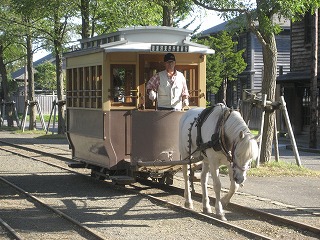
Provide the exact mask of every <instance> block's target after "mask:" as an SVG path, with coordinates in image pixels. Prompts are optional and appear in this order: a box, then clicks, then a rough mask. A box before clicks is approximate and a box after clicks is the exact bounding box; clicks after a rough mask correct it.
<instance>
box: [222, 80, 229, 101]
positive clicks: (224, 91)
mask: <svg viewBox="0 0 320 240" xmlns="http://www.w3.org/2000/svg"><path fill="white" fill-rule="evenodd" d="M227 83H228V81H227V79H226V78H225V79H223V82H222V90H223V101H224V103H225V104H227V87H228V86H227Z"/></svg>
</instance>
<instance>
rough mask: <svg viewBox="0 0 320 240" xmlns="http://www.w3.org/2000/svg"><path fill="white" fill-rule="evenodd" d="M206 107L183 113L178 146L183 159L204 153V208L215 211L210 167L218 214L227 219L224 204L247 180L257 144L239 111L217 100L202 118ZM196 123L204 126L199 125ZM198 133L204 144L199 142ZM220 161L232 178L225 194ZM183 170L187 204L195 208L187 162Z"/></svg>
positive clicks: (188, 206)
mask: <svg viewBox="0 0 320 240" xmlns="http://www.w3.org/2000/svg"><path fill="white" fill-rule="evenodd" d="M203 110H204V108H194V109H191V110H188V111H187V112H186V113H185V114H184V115H183V116H182V118H181V120H180V126H179V130H180V132H179V150H180V154H181V158H182V159H188V158H190V157H191V156H190V154H191V155H192V157H191V158H195V159H196V158H198V157H199V156H202V157H203V161H202V172H201V188H202V204H203V212H204V213H212V210H211V207H210V203H209V197H208V190H207V184H208V177H209V176H208V173H209V170H210V172H211V176H212V178H213V186H214V191H215V194H216V201H215V211H216V214H217V215H218V216H219V217H220V219H221V220H227V219H226V218H225V214H224V211H223V207H224V206H226V205H227V204H228V203H229V202H230V199H231V197H232V196H233V194H234V193H235V192H236V191H237V190H238V188H239V185H240V184H243V182H244V181H245V179H246V172H247V170H248V169H249V167H250V163H251V161H252V160H255V159H256V158H257V157H258V144H257V140H256V139H255V138H254V137H253V136H252V135H251V133H250V130H249V128H248V126H247V124H246V123H245V121H244V120H243V118H242V117H241V115H240V113H239V112H237V111H231V110H230V109H229V108H227V107H226V106H225V105H224V104H217V105H216V106H215V107H214V108H212V109H206V110H209V111H206V112H207V113H208V114H201V115H202V116H201V118H202V119H200V117H198V116H199V115H200V113H202V112H203ZM205 115H206V116H205ZM197 125H199V126H200V127H201V128H199V129H198V127H197ZM198 135H200V136H198ZM197 136H198V141H199V140H200V142H201V144H199V143H198V144H197ZM215 138H217V139H215ZM216 140H218V146H217V141H216ZM198 145H199V146H200V147H199V146H198ZM217 147H218V149H217ZM213 148H215V149H216V151H215V150H214V149H213ZM221 165H227V166H228V170H229V177H230V181H231V184H230V189H229V192H228V193H227V194H226V195H225V196H224V197H223V198H221V196H220V192H221V182H220V179H219V166H221ZM182 170H183V176H184V180H185V190H184V197H185V207H187V208H190V209H193V203H192V199H191V191H190V179H189V177H188V172H189V169H188V165H183V168H182Z"/></svg>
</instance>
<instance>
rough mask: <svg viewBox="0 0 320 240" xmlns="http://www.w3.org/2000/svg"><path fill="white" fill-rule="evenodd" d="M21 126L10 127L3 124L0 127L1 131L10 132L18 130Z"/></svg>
mask: <svg viewBox="0 0 320 240" xmlns="http://www.w3.org/2000/svg"><path fill="white" fill-rule="evenodd" d="M18 130H19V128H18V127H8V126H1V127H0V131H10V132H13V131H18Z"/></svg>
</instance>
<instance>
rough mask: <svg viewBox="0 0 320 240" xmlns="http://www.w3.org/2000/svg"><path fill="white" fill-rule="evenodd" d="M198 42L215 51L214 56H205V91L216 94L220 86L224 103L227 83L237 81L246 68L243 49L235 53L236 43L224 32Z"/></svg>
mask: <svg viewBox="0 0 320 240" xmlns="http://www.w3.org/2000/svg"><path fill="white" fill-rule="evenodd" d="M200 42H201V43H202V44H204V45H207V46H209V47H210V48H212V49H214V50H215V54H213V55H208V56H207V90H210V91H212V92H213V93H216V92H217V91H218V90H219V89H220V87H221V86H222V88H223V92H224V94H223V95H224V100H225V101H226V100H227V99H226V88H227V86H226V85H227V82H228V81H234V80H237V77H238V75H239V74H240V73H241V72H243V70H245V68H246V66H247V64H246V63H245V61H244V59H243V57H242V55H243V53H244V51H245V49H242V50H240V51H236V50H235V49H236V46H237V44H238V42H236V41H233V40H232V36H231V35H229V34H228V33H227V32H226V31H222V32H221V33H220V34H218V36H217V37H212V36H211V37H209V38H208V39H205V40H200Z"/></svg>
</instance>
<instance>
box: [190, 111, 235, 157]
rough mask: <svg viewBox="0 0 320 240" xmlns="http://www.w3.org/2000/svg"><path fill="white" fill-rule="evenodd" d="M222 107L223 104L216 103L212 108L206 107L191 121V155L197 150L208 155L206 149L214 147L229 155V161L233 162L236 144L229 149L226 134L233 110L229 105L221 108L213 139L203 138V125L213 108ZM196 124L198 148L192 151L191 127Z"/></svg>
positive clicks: (215, 149)
mask: <svg viewBox="0 0 320 240" xmlns="http://www.w3.org/2000/svg"><path fill="white" fill-rule="evenodd" d="M219 106H220V107H222V106H221V105H215V106H212V107H210V108H206V109H204V110H203V111H202V112H201V113H200V114H199V116H198V117H197V118H195V120H194V121H193V122H192V123H191V127H190V129H189V131H190V132H189V144H190V145H189V154H190V156H191V155H192V154H193V153H194V152H197V151H200V152H202V153H203V154H204V155H206V153H205V150H206V149H208V148H213V150H214V151H216V152H218V151H222V152H223V154H224V155H225V156H226V157H227V159H228V161H229V162H230V163H233V152H234V148H235V146H234V144H233V146H232V149H231V150H229V148H228V145H229V142H228V139H227V138H226V136H225V131H224V127H225V122H226V121H227V120H228V118H229V116H230V115H231V112H232V110H231V109H230V108H228V107H225V108H221V110H222V111H221V114H220V115H219V119H218V121H217V124H216V128H215V131H214V133H213V134H212V136H211V140H210V141H208V142H206V143H204V142H203V140H202V135H201V127H202V125H203V123H204V122H205V121H206V120H207V118H208V117H209V115H210V114H211V113H212V112H213V110H214V109H215V108H216V107H219ZM194 124H195V127H197V138H196V144H197V149H196V150H195V151H194V152H193V153H191V129H192V126H193V125H194Z"/></svg>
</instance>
